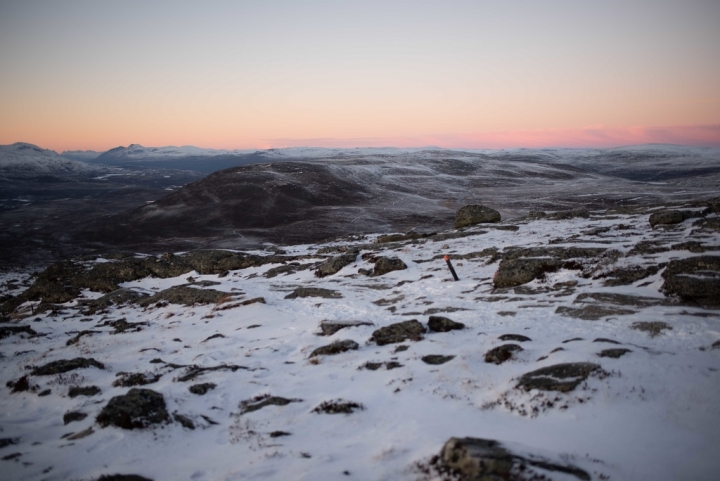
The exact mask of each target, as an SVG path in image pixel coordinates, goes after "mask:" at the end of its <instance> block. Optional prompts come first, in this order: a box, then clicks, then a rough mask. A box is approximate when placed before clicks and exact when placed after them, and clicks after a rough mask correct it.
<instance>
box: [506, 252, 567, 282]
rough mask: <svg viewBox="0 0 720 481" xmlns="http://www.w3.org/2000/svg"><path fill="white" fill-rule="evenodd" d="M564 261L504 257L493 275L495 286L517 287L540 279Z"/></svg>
mask: <svg viewBox="0 0 720 481" xmlns="http://www.w3.org/2000/svg"><path fill="white" fill-rule="evenodd" d="M561 266H562V261H560V260H559V259H555V258H517V259H503V260H502V261H500V265H499V266H498V270H497V272H496V273H495V276H494V277H493V285H494V286H495V287H515V286H519V285H522V284H526V283H528V282H530V281H532V280H534V279H539V278H541V277H542V276H544V275H545V274H546V273H548V272H555V271H557V270H558V269H560V267H561Z"/></svg>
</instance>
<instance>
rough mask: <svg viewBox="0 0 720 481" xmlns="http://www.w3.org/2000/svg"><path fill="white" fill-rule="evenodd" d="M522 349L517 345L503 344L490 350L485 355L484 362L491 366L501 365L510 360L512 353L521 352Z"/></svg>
mask: <svg viewBox="0 0 720 481" xmlns="http://www.w3.org/2000/svg"><path fill="white" fill-rule="evenodd" d="M522 350H523V348H522V347H520V346H519V345H517V344H503V345H502V346H497V347H494V348H492V349H490V350H489V351H488V352H486V353H485V362H487V363H492V364H502V363H504V362H505V361H507V360H509V359H512V357H513V353H515V352H520V351H522Z"/></svg>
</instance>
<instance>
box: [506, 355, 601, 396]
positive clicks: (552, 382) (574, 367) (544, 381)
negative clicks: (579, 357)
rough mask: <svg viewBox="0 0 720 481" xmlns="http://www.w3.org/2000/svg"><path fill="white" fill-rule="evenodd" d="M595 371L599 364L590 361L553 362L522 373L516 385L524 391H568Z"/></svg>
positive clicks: (598, 368)
mask: <svg viewBox="0 0 720 481" xmlns="http://www.w3.org/2000/svg"><path fill="white" fill-rule="evenodd" d="M596 371H600V366H599V365H598V364H594V363H591V362H570V363H563V364H555V365H553V366H548V367H543V368H540V369H537V370H535V371H532V372H528V373H526V374H523V375H522V376H521V377H520V380H519V382H518V384H517V386H516V387H517V388H519V389H524V390H525V391H530V390H531V389H539V390H540V391H559V392H570V391H572V390H573V389H575V388H576V387H577V386H578V384H580V383H581V382H583V381H584V380H586V379H587V378H588V376H589V375H590V374H591V373H593V372H596Z"/></svg>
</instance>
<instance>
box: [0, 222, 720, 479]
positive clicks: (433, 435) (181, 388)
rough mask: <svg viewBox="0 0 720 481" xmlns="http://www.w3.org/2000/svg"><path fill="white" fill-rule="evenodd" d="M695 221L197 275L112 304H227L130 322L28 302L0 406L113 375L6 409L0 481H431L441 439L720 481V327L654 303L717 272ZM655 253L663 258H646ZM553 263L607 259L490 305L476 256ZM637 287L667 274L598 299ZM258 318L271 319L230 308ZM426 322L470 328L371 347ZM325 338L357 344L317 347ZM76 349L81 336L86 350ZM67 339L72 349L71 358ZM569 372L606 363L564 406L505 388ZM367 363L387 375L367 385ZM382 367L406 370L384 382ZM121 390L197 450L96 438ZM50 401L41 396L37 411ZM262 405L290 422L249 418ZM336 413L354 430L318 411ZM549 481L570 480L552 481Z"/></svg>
mask: <svg viewBox="0 0 720 481" xmlns="http://www.w3.org/2000/svg"><path fill="white" fill-rule="evenodd" d="M715 218H717V215H711V216H710V217H708V219H715ZM694 222H695V219H688V220H685V221H684V222H682V223H680V224H677V225H675V226H670V227H667V228H657V229H655V230H653V229H651V228H650V226H649V224H648V215H647V214H618V213H613V214H609V213H604V212H599V211H594V212H592V213H591V215H590V217H589V218H566V219H560V220H552V219H549V218H542V219H537V220H528V219H526V220H524V221H521V222H519V223H517V224H516V225H517V227H518V229H517V230H503V229H496V228H493V226H490V227H482V226H478V227H475V228H471V229H470V230H466V231H465V232H464V233H460V234H463V236H460V237H455V238H453V236H445V237H441V238H435V237H432V236H431V237H428V238H424V239H419V240H418V239H416V240H413V241H409V242H396V243H390V244H377V243H373V242H374V241H375V240H376V236H374V235H370V236H365V237H362V238H354V239H348V240H344V241H337V242H333V243H330V244H323V245H298V246H289V247H283V248H284V249H285V250H286V251H287V254H288V255H306V256H309V257H307V258H305V259H304V260H301V261H298V262H297V265H293V264H292V263H287V264H268V265H264V266H261V267H250V268H247V269H241V270H234V271H230V272H228V273H226V275H223V276H218V275H199V274H198V273H197V272H188V273H185V274H183V275H181V276H178V277H175V278H168V279H158V278H146V279H142V280H137V281H132V282H127V283H125V284H123V285H122V286H123V287H125V288H128V289H131V290H134V291H137V292H143V293H156V292H159V291H161V290H164V289H167V288H169V287H172V286H178V285H186V284H188V283H191V284H190V285H191V287H192V286H194V287H195V288H198V289H206V288H211V289H216V290H219V291H222V292H226V293H227V297H226V298H225V299H223V300H222V301H221V302H220V303H217V304H206V305H200V304H197V305H193V306H181V305H177V304H172V303H170V304H168V303H162V302H161V303H159V304H158V303H153V304H150V305H148V306H146V307H140V306H138V305H136V304H127V305H123V306H119V307H118V306H113V307H109V308H107V309H105V310H101V311H99V312H96V313H94V314H88V313H87V312H84V309H85V308H83V307H82V305H81V302H80V301H88V300H91V299H95V298H98V297H99V296H100V295H101V293H98V292H90V291H85V292H84V294H83V296H82V297H81V298H80V299H79V300H76V301H72V302H69V303H67V304H64V305H62V306H59V307H58V308H57V309H56V310H55V312H49V311H46V312H45V313H42V314H33V312H32V310H33V309H35V308H37V307H38V306H37V303H26V304H25V305H23V306H21V308H20V309H19V310H18V312H19V313H20V314H17V315H16V317H15V319H14V320H13V321H12V323H13V325H25V326H29V327H31V328H32V329H33V330H35V331H37V332H38V333H39V334H40V335H39V336H34V337H28V336H27V335H12V336H9V337H6V338H4V339H2V340H0V348H1V351H0V352H2V356H0V382H1V383H2V385H3V386H4V385H5V383H7V382H11V381H15V380H17V379H19V378H21V377H22V376H24V375H26V374H28V373H29V372H30V369H31V368H32V367H34V366H40V365H44V364H46V363H48V362H51V361H56V360H61V359H73V358H76V357H85V358H93V359H95V360H97V361H99V362H101V363H103V364H104V365H105V368H104V369H97V368H87V369H78V370H75V371H72V372H68V373H65V374H59V375H52V376H42V377H41V376H30V387H31V389H34V391H25V392H18V393H10V390H9V388H3V390H2V394H0V427H1V428H2V432H0V438H4V439H10V440H13V441H12V444H8V445H7V446H6V447H4V448H2V449H1V450H0V457H6V460H4V461H0V463H2V464H1V465H0V466H1V467H2V472H3V473H4V474H3V476H4V477H6V478H7V479H17V480H34V479H47V480H62V479H97V478H98V477H99V476H101V475H105V474H115V473H121V474H137V475H142V476H144V477H146V478H149V479H155V480H174V479H193V480H239V479H243V480H245V479H251V480H264V479H308V480H318V479H361V480H424V479H436V478H430V477H428V475H426V474H423V473H422V472H421V470H420V469H419V468H418V467H417V466H418V465H423V463H427V462H428V460H429V459H430V458H431V457H432V456H433V455H435V454H437V453H438V452H439V451H440V448H441V447H442V446H443V444H444V443H445V442H446V441H447V440H448V439H449V438H450V437H453V436H454V437H464V436H472V437H480V438H487V439H495V440H498V441H501V442H503V443H507V444H508V445H509V446H515V445H522V446H524V447H526V448H529V449H530V450H531V451H533V450H536V451H540V452H547V453H553V454H554V455H556V456H559V457H560V458H561V459H563V460H564V461H566V462H568V463H571V464H573V465H575V466H578V467H580V468H581V469H583V470H585V471H586V472H587V473H590V475H591V477H592V479H612V480H633V481H635V480H653V481H662V480H668V481H669V480H677V479H692V480H714V479H716V478H717V473H718V472H720V457H718V452H720V430H719V429H718V427H719V426H720V424H719V423H720V403H718V399H720V349H718V348H715V347H713V346H717V345H718V340H720V311H719V310H718V309H716V308H703V307H700V306H697V305H689V304H682V303H679V302H678V300H677V299H674V298H672V297H666V296H665V295H664V294H663V293H662V292H661V291H660V288H661V286H662V284H663V278H662V266H664V265H665V263H667V262H669V261H671V260H674V259H682V258H689V257H694V256H697V255H714V256H717V255H720V234H718V232H717V231H716V230H715V231H712V230H698V227H697V226H696V225H694ZM500 227H503V224H500ZM467 234H472V235H467ZM689 240H692V241H695V242H696V243H697V244H695V245H694V246H695V247H692V248H691V250H694V252H691V250H687V249H688V247H687V246H688V245H687V244H683V243H684V242H687V241H689ZM646 245H652V246H655V247H658V246H661V247H662V248H658V249H655V250H652V249H650V250H648V249H645V250H643V249H641V248H640V247H641V246H646ZM683 245H685V247H683ZM698 245H700V246H702V250H703V253H702V254H698V253H697V252H698V249H699V247H698ZM354 246H358V247H359V248H360V255H358V257H357V258H356V260H355V262H354V263H351V264H350V265H347V266H346V267H344V268H343V269H342V270H340V271H339V272H338V273H337V274H334V275H330V276H327V277H324V278H317V277H315V276H314V274H313V268H312V267H311V268H308V266H307V265H305V264H313V263H315V262H321V261H323V260H324V259H325V256H326V255H327V254H328V252H331V251H338V252H339V251H341V250H342V248H343V247H347V248H352V247H354ZM548 246H551V247H560V248H562V247H584V248H585V247H589V248H592V247H594V248H602V249H607V253H608V254H606V255H602V256H599V257H597V258H594V259H592V260H591V261H588V262H587V263H586V264H584V265H582V266H581V267H578V266H565V267H563V268H561V269H560V270H558V271H557V272H553V273H548V274H547V275H546V276H545V277H544V278H540V279H537V280H534V281H532V282H530V283H528V284H525V285H522V286H519V287H516V288H505V289H496V288H494V287H493V276H494V275H495V272H496V271H497V269H498V261H497V259H495V258H493V257H492V255H491V254H490V253H487V252H486V254H484V255H478V256H475V257H473V256H467V254H470V253H478V252H481V251H483V250H486V249H488V248H495V249H497V250H498V252H500V253H502V252H508V251H509V250H508V248H510V247H548ZM368 253H372V254H373V255H375V256H387V257H398V258H399V259H401V260H402V261H403V262H404V263H405V264H406V265H407V266H408V268H407V269H406V270H399V271H393V272H390V273H387V274H384V275H382V276H378V277H366V276H363V275H360V274H358V270H359V269H370V268H372V264H371V263H370V261H369V260H368V257H367V256H365V259H363V257H362V254H368ZM255 254H262V255H267V252H259V251H258V252H255ZM446 254H447V255H450V256H451V258H452V259H454V260H453V262H454V267H455V269H456V271H457V273H458V275H459V277H460V280H459V281H458V282H453V280H452V277H451V275H450V273H449V271H448V269H447V267H446V265H445V262H444V261H443V260H442V256H443V255H446ZM95 262H99V263H107V262H114V261H112V260H110V259H103V258H99V259H97V260H96V261H95ZM92 264H93V263H92V262H90V263H89V265H92ZM629 266H660V267H659V269H658V270H657V271H656V272H655V273H654V274H651V275H648V276H646V277H645V278H643V279H641V280H637V281H635V282H632V283H630V284H627V285H620V286H608V285H606V284H605V281H606V280H607V274H608V273H609V272H611V271H613V270H615V269H618V268H621V267H629ZM277 268H281V269H277ZM203 282H205V284H203ZM297 287H317V288H322V289H331V290H334V291H336V292H338V293H339V294H340V295H341V296H342V297H340V298H320V297H305V298H295V299H289V298H286V296H287V295H288V294H290V293H291V292H293V290H295V289H296V288H297ZM616 294H622V295H624V296H629V297H628V298H625V297H617V296H616V297H613V295H616ZM258 297H262V298H263V299H264V301H265V302H264V303H262V302H254V303H250V304H247V305H243V304H242V302H243V301H246V300H252V299H257V298H258ZM608 299H609V300H608ZM628 299H629V300H628ZM618 302H619V303H620V304H618ZM622 303H625V304H622ZM587 305H593V306H595V305H599V306H601V307H603V308H606V309H614V311H613V312H614V313H606V314H605V315H600V316H599V317H598V318H597V320H585V319H582V318H578V317H575V316H572V315H569V314H568V313H569V312H572V310H573V309H579V308H583V307H584V306H587ZM430 315H440V316H446V317H449V318H451V319H452V320H454V321H456V322H462V323H464V324H465V326H466V327H465V329H462V330H453V331H449V332H428V333H426V334H425V335H424V339H422V340H417V341H411V340H409V341H406V342H403V343H401V344H390V345H384V346H379V345H377V344H376V343H374V342H370V338H371V336H372V334H373V332H374V331H375V330H376V329H378V328H381V327H385V326H388V325H390V324H392V323H397V322H401V321H407V320H410V319H417V320H418V321H419V322H421V323H422V324H423V325H424V326H427V324H428V319H429V316H430ZM119 319H125V320H126V321H127V322H132V323H138V322H139V323H144V324H143V325H141V326H140V327H141V330H139V331H137V332H125V333H121V334H113V329H112V328H111V327H109V326H108V323H109V322H113V321H117V320H119ZM324 320H330V321H362V322H363V323H364V324H362V325H358V326H355V327H347V328H344V329H341V330H339V331H338V332H336V333H335V334H333V335H331V336H319V335H318V334H319V333H320V324H321V322H322V321H324ZM658 321H661V322H664V323H666V324H667V328H665V329H663V330H662V331H661V332H660V333H659V334H658V333H655V334H652V335H651V333H649V332H648V331H644V330H642V329H638V328H637V326H638V323H647V322H658ZM370 324H372V325H370ZM87 330H90V331H94V332H92V333H89V334H85V335H83V336H78V334H79V333H81V332H82V331H87ZM506 334H519V335H523V336H526V337H528V338H530V340H527V341H524V342H517V344H520V345H521V347H522V349H523V350H522V351H518V352H516V353H515V354H513V357H512V358H511V359H510V360H508V361H506V362H504V363H502V364H500V365H496V364H492V363H487V362H485V360H484V355H485V353H486V352H487V351H489V350H490V349H492V348H494V347H497V346H500V345H501V344H505V343H506V342H504V341H501V340H499V337H500V336H502V335H506ZM75 337H77V338H78V340H77V342H76V343H68V341H69V340H72V339H73V338H75ZM341 340H351V341H354V342H356V343H357V344H358V349H357V350H352V349H351V350H348V351H346V352H342V353H339V354H336V355H326V356H323V355H320V356H311V353H312V352H313V351H314V350H315V349H317V348H319V347H321V346H326V345H328V344H330V343H332V342H334V341H341ZM399 345H402V346H405V347H406V348H407V349H405V350H401V349H397V347H398V346H399ZM609 348H623V349H627V350H629V352H627V353H625V354H624V355H622V356H621V357H619V358H613V357H600V356H599V353H601V352H602V351H604V350H607V349H609ZM427 355H441V356H454V357H453V358H452V359H450V360H449V361H447V362H446V363H444V364H440V365H431V364H427V363H425V362H423V360H422V358H423V357H424V356H427ZM566 362H591V363H597V364H599V365H600V367H601V369H602V373H603V374H602V375H598V376H591V377H590V378H588V379H587V381H586V382H584V383H582V384H580V385H579V386H578V387H577V388H576V389H575V390H573V391H570V392H567V393H561V392H544V391H538V390H531V391H528V392H526V391H524V390H522V389H518V388H517V387H516V386H517V383H518V378H519V377H520V376H522V375H523V374H525V373H528V372H530V371H534V370H536V369H539V368H542V367H546V366H551V365H554V364H558V363H566ZM367 363H382V364H381V367H379V368H378V369H376V370H371V369H368V368H367V365H368V364H367ZM387 363H397V364H399V366H396V367H394V368H393V369H388V364H387ZM172 365H174V366H180V365H186V366H187V365H196V366H200V367H214V366H241V368H238V369H237V370H235V371H234V372H233V371H231V370H215V371H207V372H205V373H203V374H201V375H199V376H198V377H197V378H195V379H193V380H191V381H185V382H184V381H182V380H181V377H182V376H183V375H184V374H186V373H187V372H188V371H187V368H180V367H172ZM121 373H151V374H154V375H160V376H161V377H160V379H159V380H158V381H157V382H154V383H152V384H148V385H145V386H140V387H142V388H147V389H152V390H153V391H156V392H159V393H161V394H162V395H163V396H164V399H165V402H166V403H167V410H168V412H169V413H170V415H171V417H172V416H173V413H174V414H179V415H181V416H184V418H185V420H190V421H191V424H192V425H193V427H194V429H190V428H189V427H184V426H183V424H181V423H180V422H176V421H173V422H171V423H168V424H163V425H158V426H155V427H150V428H148V429H145V430H133V431H129V430H124V429H120V428H117V427H112V426H109V427H105V428H102V427H100V425H99V424H98V423H97V422H96V417H97V416H98V414H99V413H100V411H101V409H102V408H103V407H104V406H105V405H106V404H107V403H108V401H109V400H110V399H111V398H112V397H114V396H119V395H122V394H125V393H126V392H127V391H128V389H127V388H124V387H114V386H113V383H114V382H115V381H116V380H118V379H121V378H122V375H121ZM196 383H213V384H215V385H216V387H215V388H214V389H210V390H208V391H207V393H206V394H204V395H197V394H193V393H191V392H190V391H189V389H188V388H189V386H191V385H194V384H196ZM90 385H94V386H97V387H98V388H99V389H100V391H101V393H100V394H96V395H94V396H91V397H83V396H78V397H75V398H70V397H69V396H68V392H69V389H70V387H71V386H90ZM48 389H49V390H50V391H51V392H50V393H49V394H48V395H45V396H42V397H39V396H38V393H40V392H43V391H46V390H48ZM262 396H278V397H282V398H285V399H286V400H290V401H292V402H288V403H285V404H280V405H278V404H268V405H266V406H264V407H262V409H258V410H254V411H252V410H248V409H246V408H247V406H248V405H249V404H252V400H253V399H255V400H261V399H262V398H261V397H262ZM338 399H340V400H343V401H348V402H353V403H356V404H358V405H360V406H361V407H362V409H357V410H356V411H355V412H353V413H351V414H325V413H318V412H316V411H315V408H317V407H318V406H320V405H321V404H322V403H324V402H327V401H333V400H338ZM248 402H249V403H248ZM72 411H77V412H82V413H84V414H87V417H86V418H84V419H82V420H79V421H74V422H70V423H68V424H67V425H66V424H64V423H63V415H64V414H65V413H68V412H72ZM185 424H188V423H185ZM71 438H74V439H71ZM533 452H534V451H533ZM16 453H17V454H16ZM4 459H5V458H4ZM550 478H551V479H577V478H574V477H571V476H570V475H567V474H562V473H557V472H556V473H552V474H551V475H550ZM437 479H440V478H437ZM450 479H452V478H450Z"/></svg>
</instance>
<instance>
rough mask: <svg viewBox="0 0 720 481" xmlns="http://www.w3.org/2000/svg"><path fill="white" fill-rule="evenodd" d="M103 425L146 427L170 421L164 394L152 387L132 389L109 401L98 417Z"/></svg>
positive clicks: (123, 427) (97, 419)
mask: <svg viewBox="0 0 720 481" xmlns="http://www.w3.org/2000/svg"><path fill="white" fill-rule="evenodd" d="M96 421H97V423H98V424H99V425H100V426H102V427H106V426H117V427H119V428H122V429H144V428H147V427H149V426H152V425H153V424H160V423H166V422H169V421H170V416H168V412H167V409H166V407H165V398H164V397H163V395H162V394H160V393H158V392H155V391H152V390H150V389H139V388H133V389H130V390H129V391H128V392H127V394H125V395H122V396H115V397H114V398H112V399H110V401H108V403H107V405H106V406H105V407H104V408H103V409H102V411H100V414H98V416H97V418H96Z"/></svg>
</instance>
